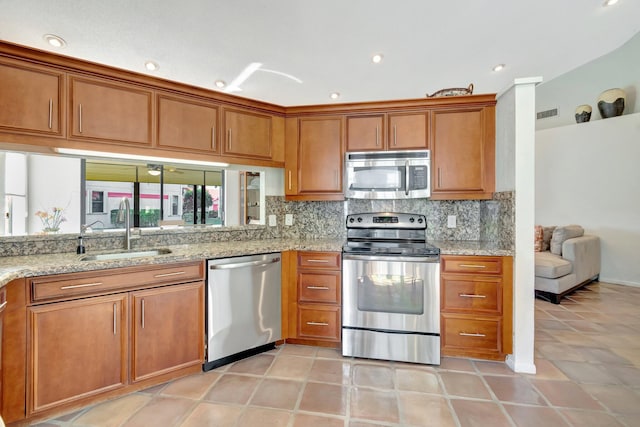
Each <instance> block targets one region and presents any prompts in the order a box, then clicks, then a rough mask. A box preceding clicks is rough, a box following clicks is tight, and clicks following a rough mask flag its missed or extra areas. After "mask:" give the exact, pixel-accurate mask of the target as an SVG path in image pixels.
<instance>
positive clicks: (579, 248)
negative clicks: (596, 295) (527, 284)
mask: <svg viewBox="0 0 640 427" xmlns="http://www.w3.org/2000/svg"><path fill="white" fill-rule="evenodd" d="M583 233H584V230H582V227H580V226H575V225H572V226H566V227H557V228H556V229H555V230H553V237H552V238H551V241H550V248H549V250H544V251H540V252H536V253H535V274H536V277H535V292H536V297H538V298H540V299H544V300H546V301H550V302H552V303H554V304H560V300H561V299H562V297H563V296H565V295H567V294H569V293H571V292H573V291H575V290H576V289H578V288H580V287H581V286H584V285H585V284H587V283H589V282H591V281H593V280H597V279H598V277H599V275H600V238H599V237H597V236H592V235H585V234H583ZM543 248H545V249H546V246H545V245H544V244H543Z"/></svg>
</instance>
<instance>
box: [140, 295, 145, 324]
mask: <svg viewBox="0 0 640 427" xmlns="http://www.w3.org/2000/svg"><path fill="white" fill-rule="evenodd" d="M141 306H142V307H141V313H140V315H141V316H142V329H144V298H142V304H141Z"/></svg>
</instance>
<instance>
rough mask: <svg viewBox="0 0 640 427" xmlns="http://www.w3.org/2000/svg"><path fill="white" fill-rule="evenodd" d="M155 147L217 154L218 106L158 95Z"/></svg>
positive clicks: (218, 148) (204, 101)
mask: <svg viewBox="0 0 640 427" xmlns="http://www.w3.org/2000/svg"><path fill="white" fill-rule="evenodd" d="M157 106H158V107H157V108H158V147H160V148H169V149H187V150H193V151H202V152H207V153H217V152H219V151H220V144H219V142H218V139H219V138H218V135H217V133H218V131H219V130H220V129H219V127H218V104H214V103H211V102H208V101H206V100H201V99H198V98H195V97H194V98H190V97H182V96H175V95H169V94H164V93H158V95H157Z"/></svg>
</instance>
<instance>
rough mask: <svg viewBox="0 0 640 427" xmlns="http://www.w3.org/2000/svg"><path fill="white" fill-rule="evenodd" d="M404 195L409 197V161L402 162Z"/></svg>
mask: <svg viewBox="0 0 640 427" xmlns="http://www.w3.org/2000/svg"><path fill="white" fill-rule="evenodd" d="M404 194H405V196H408V195H409V160H407V161H405V162H404Z"/></svg>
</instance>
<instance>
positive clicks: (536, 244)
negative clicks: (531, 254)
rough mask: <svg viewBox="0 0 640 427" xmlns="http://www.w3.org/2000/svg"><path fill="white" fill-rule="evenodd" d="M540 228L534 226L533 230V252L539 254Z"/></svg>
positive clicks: (539, 226) (540, 245)
mask: <svg viewBox="0 0 640 427" xmlns="http://www.w3.org/2000/svg"><path fill="white" fill-rule="evenodd" d="M542 234H543V233H542V226H541V225H536V226H535V228H534V238H533V250H534V251H536V252H540V251H541V250H542Z"/></svg>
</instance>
